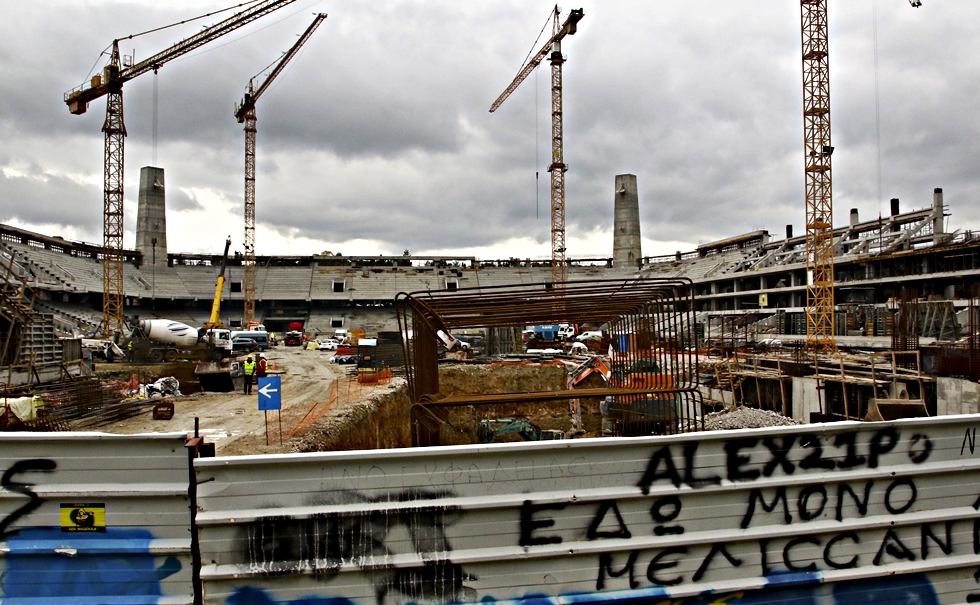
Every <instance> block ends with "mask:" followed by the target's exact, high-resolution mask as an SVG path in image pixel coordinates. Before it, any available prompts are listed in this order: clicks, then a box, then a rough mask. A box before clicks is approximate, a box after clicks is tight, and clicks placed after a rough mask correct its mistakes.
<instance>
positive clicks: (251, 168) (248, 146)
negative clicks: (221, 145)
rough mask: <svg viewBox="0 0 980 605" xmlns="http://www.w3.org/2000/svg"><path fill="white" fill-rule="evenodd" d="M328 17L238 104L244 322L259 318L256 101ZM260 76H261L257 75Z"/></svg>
mask: <svg viewBox="0 0 980 605" xmlns="http://www.w3.org/2000/svg"><path fill="white" fill-rule="evenodd" d="M326 18H327V15H326V13H319V14H317V16H316V17H315V18H314V19H313V23H311V24H310V26H309V27H308V28H306V31H305V32H303V33H302V34H301V35H300V37H299V40H297V41H296V43H295V44H293V46H292V48H290V49H289V50H288V51H286V52H285V53H284V54H283V56H282V58H280V59H279V61H278V62H277V63H276V64H275V67H273V68H272V71H271V72H269V75H268V76H266V78H265V80H264V81H262V83H261V84H259V85H258V86H255V78H252V79H251V80H249V81H248V89H247V90H246V91H245V97H244V98H243V99H242V103H241V105H240V106H239V105H237V104H236V106H235V117H236V118H237V119H238V123H239V124H243V123H244V124H245V259H244V268H245V271H244V273H245V279H244V282H245V283H244V284H243V288H242V289H243V290H244V294H245V311H244V313H243V317H242V324H243V325H248V322H250V321H252V320H253V319H254V318H255V133H256V128H255V123H256V117H255V102H256V101H258V100H259V97H261V96H262V93H264V92H265V91H266V90H268V88H269V85H270V84H272V81H273V80H275V79H276V77H277V76H278V75H279V74H280V73H282V70H283V68H285V67H286V64H287V63H289V61H290V60H292V58H293V57H295V56H296V53H297V52H299V49H300V48H302V46H303V45H304V44H306V41H307V40H309V39H310V36H312V35H313V32H314V31H316V28H317V27H319V26H320V23H322V22H323V20H324V19H326ZM256 77H258V76H256Z"/></svg>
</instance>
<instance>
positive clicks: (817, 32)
mask: <svg viewBox="0 0 980 605" xmlns="http://www.w3.org/2000/svg"><path fill="white" fill-rule="evenodd" d="M827 2H828V0H800V18H801V24H802V33H803V35H802V39H803V145H804V171H803V172H804V175H805V182H806V185H805V189H806V272H807V287H806V347H807V349H809V350H810V351H813V352H815V353H816V352H821V351H827V352H834V351H836V350H837V344H836V342H835V340H834V220H833V218H834V204H833V177H832V164H831V161H830V158H831V155H833V153H834V146H833V144H832V143H831V138H830V52H829V51H830V39H829V35H828V31H827ZM909 4H911V5H912V6H913V7H919V6H922V2H921V1H920V0H909Z"/></svg>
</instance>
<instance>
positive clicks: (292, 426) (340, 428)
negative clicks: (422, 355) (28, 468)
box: [100, 347, 601, 456]
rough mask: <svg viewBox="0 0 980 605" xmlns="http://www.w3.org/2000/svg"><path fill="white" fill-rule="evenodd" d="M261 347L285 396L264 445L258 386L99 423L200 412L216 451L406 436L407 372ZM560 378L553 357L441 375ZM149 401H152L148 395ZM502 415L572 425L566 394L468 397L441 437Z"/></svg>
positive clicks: (448, 385)
mask: <svg viewBox="0 0 980 605" xmlns="http://www.w3.org/2000/svg"><path fill="white" fill-rule="evenodd" d="M266 357H267V358H268V360H269V364H270V365H269V367H270V373H272V374H279V375H281V376H282V403H283V410H282V412H281V416H280V415H279V414H277V413H276V412H269V416H268V418H269V427H268V431H269V435H270V444H269V445H266V415H265V413H264V412H260V411H258V395H257V394H255V387H254V386H253V394H252V395H244V394H242V393H240V392H237V393H195V394H193V395H190V396H184V397H178V398H175V399H174V417H173V418H172V419H170V420H153V418H152V415H151V414H149V413H146V414H142V415H140V416H137V417H135V418H130V419H128V420H123V421H120V422H118V423H115V424H113V425H111V426H109V427H106V428H102V429H100V430H103V431H107V432H111V433H120V434H137V433H148V432H184V433H188V434H191V433H193V431H194V418H195V417H197V418H199V419H200V433H201V435H203V436H204V437H205V438H206V439H207V441H208V442H210V443H214V444H215V445H216V449H217V455H219V456H235V455H244V454H266V453H269V454H271V453H289V452H312V451H329V450H352V449H376V448H398V447H409V446H410V445H411V442H412V437H411V426H412V425H411V418H410V408H411V402H410V401H409V398H408V394H407V391H406V389H405V388H404V385H405V380H404V378H398V377H396V378H394V379H392V380H391V381H390V382H387V383H384V384H379V385H361V384H358V383H357V382H356V378H355V376H354V374H355V373H354V372H353V371H352V370H353V366H349V365H336V364H332V363H329V360H330V358H331V357H333V353H327V352H323V353H321V352H319V351H306V350H302V349H300V348H299V347H289V348H286V347H278V348H277V349H274V350H272V351H269V352H267V353H266ZM144 368H146V366H144ZM114 369H116V370H117V372H119V373H120V377H122V376H121V374H125V370H126V368H123V367H118V368H114ZM158 369H160V370H162V369H164V368H158ZM151 377H152V376H146V378H147V379H150V378H151ZM597 378H598V377H597ZM565 380H566V370H565V369H564V368H563V367H561V366H553V365H552V366H548V365H544V366H537V365H533V364H532V365H514V366H508V365H468V364H464V365H456V364H447V365H444V366H442V367H441V368H440V384H441V386H442V390H443V392H444V393H446V394H456V393H460V394H463V393H519V392H527V391H550V390H561V389H563V388H564V386H565ZM583 386H592V385H586V384H583ZM593 404H594V405H593ZM147 406H148V408H150V407H152V403H148V404H147ZM503 417H523V418H528V419H531V420H532V421H533V422H534V423H535V424H537V425H538V426H539V427H540V428H542V429H558V430H563V431H564V430H568V429H569V428H570V419H569V414H568V402H567V401H561V402H551V403H544V404H537V405H528V404H524V405H516V404H499V405H494V406H479V407H472V408H470V407H464V408H458V409H452V410H451V412H450V417H449V419H448V423H447V425H446V427H445V428H446V430H445V431H442V432H443V433H445V434H444V435H443V436H442V437H441V441H442V443H443V445H450V444H456V443H477V442H478V440H477V435H476V429H477V425H478V424H479V421H480V420H482V419H484V418H491V419H492V418H503ZM599 418H600V417H599V414H598V403H597V402H587V401H583V421H584V425H585V426H584V428H585V429H586V435H585V436H597V435H599V434H601V431H600V426H599V424H600V419H599ZM280 419H281V421H282V433H283V438H282V443H281V444H280V439H279V435H280V433H279V426H280V422H279V421H280ZM314 421H315V422H314ZM499 440H501V441H509V440H520V437H519V436H517V435H509V436H506V437H503V438H501V439H499Z"/></svg>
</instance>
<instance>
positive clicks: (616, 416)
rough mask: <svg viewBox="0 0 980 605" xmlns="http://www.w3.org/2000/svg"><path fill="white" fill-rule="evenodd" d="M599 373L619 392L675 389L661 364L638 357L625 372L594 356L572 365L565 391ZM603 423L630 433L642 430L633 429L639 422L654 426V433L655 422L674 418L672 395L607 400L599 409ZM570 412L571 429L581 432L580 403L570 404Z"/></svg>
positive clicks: (651, 394)
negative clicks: (623, 390)
mask: <svg viewBox="0 0 980 605" xmlns="http://www.w3.org/2000/svg"><path fill="white" fill-rule="evenodd" d="M593 374H599V375H600V376H602V378H603V380H605V382H606V384H608V385H609V386H610V387H614V388H619V389H672V388H674V386H675V382H674V377H673V375H671V374H666V373H664V372H663V370H662V369H661V368H660V365H659V364H658V363H657V362H656V361H654V360H653V359H650V358H639V359H636V360H634V361H633V363H632V364H631V365H630V366H629V367H628V368H625V369H617V370H613V369H612V368H611V367H610V366H609V362H608V361H607V360H606V358H605V357H603V356H601V355H596V356H594V357H591V358H589V359H588V360H587V361H585V362H584V363H582V364H579V365H576V366H574V367H573V368H572V369H570V371H569V373H568V380H567V388H568V390H573V389H575V387H576V386H578V385H579V384H581V383H582V382H584V381H585V380H586V379H587V378H588V377H589V376H592V375H593ZM600 408H601V409H602V415H603V424H604V425H605V424H607V423H606V420H607V418H608V419H609V420H611V421H612V425H614V426H619V428H620V430H618V431H615V432H617V433H623V432H624V430H625V432H633V431H634V430H640V431H641V432H642V431H643V429H641V428H639V427H638V426H637V427H634V426H633V425H639V424H640V423H653V425H654V426H653V430H654V432H656V428H657V423H661V424H663V423H666V422H669V421H671V420H674V419H676V418H677V409H676V404H675V401H674V397H673V396H671V395H669V394H668V395H663V394H655V393H650V394H647V395H646V396H644V395H623V396H619V397H615V398H613V397H607V398H606V401H604V402H603V403H602V405H601V406H600ZM569 412H570V414H571V418H572V430H573V431H575V432H580V431H582V430H583V428H582V404H581V401H580V400H579V399H577V398H576V399H571V400H570V401H569Z"/></svg>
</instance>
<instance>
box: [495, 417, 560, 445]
mask: <svg viewBox="0 0 980 605" xmlns="http://www.w3.org/2000/svg"><path fill="white" fill-rule="evenodd" d="M476 435H477V437H478V438H479V439H480V443H492V442H493V441H494V440H495V439H496V438H497V437H502V436H504V435H520V436H521V437H523V438H524V441H553V440H555V439H564V438H565V433H564V432H563V431H557V430H553V429H546V430H541V429H540V428H538V426H537V425H536V424H534V423H532V422H531V421H530V420H527V419H526V418H494V419H492V420H491V419H486V420H481V421H480V425H479V426H478V427H476Z"/></svg>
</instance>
